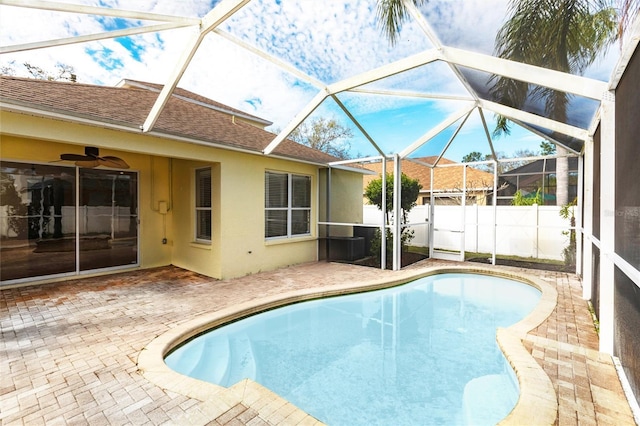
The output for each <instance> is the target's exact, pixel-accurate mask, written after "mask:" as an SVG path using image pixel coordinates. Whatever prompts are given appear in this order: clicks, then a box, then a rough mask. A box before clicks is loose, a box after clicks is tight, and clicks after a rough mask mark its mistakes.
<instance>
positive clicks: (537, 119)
mask: <svg viewBox="0 0 640 426" xmlns="http://www.w3.org/2000/svg"><path fill="white" fill-rule="evenodd" d="M379 3H381V4H382V3H383V2H379ZM401 3H402V4H403V5H404V8H405V10H406V12H407V15H406V19H405V20H404V21H403V22H402V23H401V25H399V26H398V27H397V30H398V37H397V39H396V40H395V42H394V43H391V42H390V41H389V39H388V38H387V36H386V35H385V33H384V32H383V31H382V30H381V24H380V19H379V16H378V10H377V7H376V4H377V3H376V2H374V1H369V0H361V1H338V0H328V1H322V2H316V1H306V0H301V1H270V0H262V1H260V0H222V1H209V0H194V1H192V2H189V3H188V4H187V3H183V2H175V1H168V0H167V1H153V2H152V1H149V2H144V1H140V2H126V1H122V2H118V1H112V2H100V6H95V5H94V4H95V2H93V1H88V0H87V1H77V2H73V3H65V2H53V1H40V0H0V25H1V27H2V28H3V30H2V31H1V32H0V40H1V44H2V46H1V47H0V54H1V56H0V60H1V61H2V66H3V69H4V70H5V71H7V70H8V71H10V72H19V70H20V68H21V67H22V64H24V63H29V64H30V65H37V66H39V67H45V68H46V67H48V66H50V67H54V66H55V65H56V64H64V65H70V66H73V67H74V72H73V74H74V77H73V78H74V79H77V81H79V82H83V81H85V82H91V83H101V84H114V83H115V82H116V81H118V80H120V79H121V78H139V79H146V80H152V81H154V82H156V83H160V84H162V90H161V91H160V92H159V93H158V96H157V100H156V101H155V104H154V105H153V107H152V108H151V109H150V110H149V111H148V113H146V119H145V120H144V121H143V122H140V132H145V133H153V132H154V126H155V124H156V122H157V120H158V117H159V116H160V115H161V114H162V111H163V108H164V106H165V105H166V103H167V100H168V99H169V97H170V96H171V95H172V93H173V91H174V90H175V89H176V87H177V86H178V84H180V86H181V87H183V88H187V89H189V90H191V91H193V92H196V93H202V94H203V95H206V96H208V97H210V98H213V99H217V100H220V101H222V102H224V103H226V104H228V105H231V106H233V107H236V108H238V109H241V110H245V111H247V112H250V113H251V114H255V115H257V116H263V117H268V118H269V119H270V120H272V121H273V123H274V124H273V126H272V128H271V130H272V131H273V133H274V136H273V140H272V141H271V142H270V143H269V144H268V145H267V146H266V147H265V149H264V151H263V155H265V156H270V155H273V153H274V150H276V149H277V147H278V146H279V145H280V144H281V143H282V142H283V141H284V140H285V139H287V138H288V137H289V135H290V134H291V133H292V132H293V131H294V130H295V129H296V128H298V127H299V126H300V125H301V124H303V123H311V122H313V120H314V119H317V118H322V117H329V118H332V119H334V120H335V121H336V122H338V123H340V124H341V125H343V126H345V127H348V128H349V129H351V131H352V137H351V138H349V139H348V140H340V141H339V142H341V143H345V144H348V145H349V148H350V150H349V153H350V155H349V157H350V158H347V159H338V158H336V161H334V162H331V163H328V164H326V168H325V170H324V171H323V172H322V173H320V175H319V176H318V179H317V180H318V185H319V186H318V193H319V196H318V199H319V200H318V208H317V213H316V214H317V221H316V222H317V223H318V225H317V226H318V231H317V236H318V241H319V249H318V252H319V257H320V258H323V257H324V258H331V256H332V255H331V254H330V251H331V250H330V249H331V246H332V245H333V249H334V250H335V251H337V252H339V253H340V254H339V256H340V257H343V258H347V259H348V260H356V259H357V258H359V257H361V256H366V255H367V254H368V253H367V252H368V250H366V249H365V247H367V248H369V247H370V246H371V243H372V241H371V240H372V239H375V234H376V232H377V233H378V235H379V239H380V240H381V241H380V242H379V243H378V244H379V247H380V248H379V250H380V252H379V253H380V258H381V262H382V265H381V267H387V266H388V267H390V268H392V269H400V268H401V266H402V249H403V246H405V245H406V244H405V242H403V241H402V238H401V236H402V234H403V230H404V229H406V230H408V231H410V232H411V233H412V234H413V239H412V241H411V243H410V245H412V246H417V247H423V248H424V250H423V252H422V254H423V255H424V256H432V257H440V258H449V259H456V260H463V259H464V258H465V257H464V255H465V252H469V251H473V252H479V253H484V254H486V255H487V258H488V259H489V261H490V262H492V263H495V259H496V255H497V254H502V253H503V252H505V253H506V254H518V255H521V254H522V255H523V256H525V257H526V256H527V255H528V256H542V257H544V256H548V257H550V258H557V257H558V256H559V255H558V251H557V248H558V247H564V246H565V245H566V244H568V242H569V240H568V238H569V237H568V235H570V234H571V231H573V232H575V236H576V242H575V272H576V273H577V274H579V275H580V276H581V278H582V283H583V289H584V297H585V299H588V300H590V301H591V302H592V304H593V306H594V309H595V312H596V314H597V317H598V320H599V324H600V349H601V350H602V351H604V352H606V353H608V354H612V355H615V356H617V357H618V358H619V359H620V362H621V365H622V371H624V373H625V375H626V377H627V378H628V383H629V389H631V391H632V393H633V395H635V396H633V397H632V398H631V400H632V401H633V400H634V399H635V401H638V400H640V338H639V337H638V335H637V331H636V330H637V324H638V323H640V190H639V189H638V182H637V170H638V165H637V159H638V158H640V144H638V143H637V142H638V140H637V135H638V134H640V122H639V120H637V115H638V112H639V111H640V86H639V85H638V81H640V54H639V53H637V45H638V39H639V37H640V20H638V19H637V17H636V13H635V12H636V11H637V10H636V8H637V6H636V3H633V2H631V5H632V6H631V10H630V12H629V13H627V15H628V16H627V15H625V16H626V18H625V19H626V20H625V25H624V26H623V27H624V32H623V33H621V35H620V37H619V38H618V39H617V40H616V41H615V42H614V43H612V44H611V45H609V47H608V49H603V50H602V51H601V52H600V53H599V54H598V55H596V57H595V58H594V60H593V61H592V62H590V63H589V65H588V66H585V67H584V69H580V72H575V73H566V72H562V71H558V70H557V69H555V68H554V66H553V65H551V64H549V65H548V66H536V65H531V64H527V63H524V62H517V61H513V60H508V59H503V58H501V57H499V56H498V55H496V53H495V52H496V48H495V40H496V36H497V34H498V31H499V30H500V28H501V27H502V25H503V24H504V22H505V21H506V20H507V18H508V16H509V13H510V9H509V4H510V2H509V1H507V0H492V1H484V0H483V1H464V2H451V1H446V0H430V1H424V2H413V1H410V0H408V1H404V2H401ZM516 3H517V2H516ZM624 3H625V4H628V2H624ZM26 22H29V25H25V23H26ZM39 23H46V25H40V24H39ZM499 81H501V82H502V83H504V84H505V85H506V86H511V87H520V88H522V87H524V91H525V94H528V95H529V96H526V97H525V99H524V101H523V102H520V103H516V102H509V101H508V100H507V99H506V97H505V96H503V94H504V93H503V92H500V91H499V90H496V87H497V86H496V84H497V82H499ZM521 83H524V86H522V84H521ZM541 93H555V94H560V95H561V96H560V97H561V98H562V99H563V100H564V101H563V102H565V104H564V105H565V109H564V113H563V114H557V111H556V112H554V111H553V110H552V108H549V106H548V105H547V104H546V103H545V99H547V98H545V97H543V96H540V94H541ZM499 118H505V119H507V120H508V122H509V123H510V126H511V127H510V133H508V134H507V133H503V134H502V135H501V136H496V134H495V133H494V130H495V129H496V124H497V122H498V121H497V120H498V119H499ZM543 141H544V142H546V143H548V144H551V145H552V146H554V147H556V153H555V154H551V155H541V154H540V153H539V152H538V149H539V146H540V144H541V142H543ZM523 152H526V153H527V154H526V156H527V157H528V160H526V161H525V163H526V164H525V163H520V166H519V167H520V170H516V169H518V167H512V168H511V170H510V171H505V170H504V168H503V167H502V165H505V164H507V163H513V162H514V161H515V160H516V159H517V158H518V156H519V154H520V156H521V154H522V153H523ZM470 153H477V156H476V160H474V161H472V162H469V163H466V164H465V165H461V163H462V162H463V158H465V157H466V156H467V154H470ZM467 158H468V157H467ZM567 159H568V161H566V160H567ZM445 160H449V161H451V162H453V163H455V164H454V165H453V166H452V165H449V164H445V162H446V161H445ZM3 161H4V159H3ZM403 161H410V162H413V163H416V164H419V165H421V166H422V167H424V168H425V169H426V170H428V174H429V175H430V176H431V177H430V180H429V186H428V187H424V186H425V185H423V191H425V192H424V193H421V198H420V200H422V201H424V202H420V203H419V204H420V205H419V206H416V208H414V209H412V211H413V212H414V215H416V216H415V217H411V218H410V219H409V221H408V222H407V223H402V220H394V218H396V219H399V218H401V217H402V216H403V212H402V209H401V204H400V201H401V198H402V194H401V191H400V190H399V188H400V186H401V185H400V183H399V182H400V175H401V173H402V172H403V170H402V164H403ZM376 162H379V163H382V164H383V166H382V170H391V171H392V174H393V177H394V178H393V179H394V180H393V182H395V183H394V184H393V188H394V191H392V192H391V193H390V195H389V197H390V198H391V200H390V202H389V203H387V202H386V201H385V202H383V203H382V204H383V205H385V206H386V205H389V206H390V207H388V208H385V209H383V210H378V209H375V208H374V210H373V211H372V213H371V215H372V216H371V217H373V219H368V217H369V216H367V215H368V214H369V213H367V212H365V210H367V208H366V207H365V208H363V210H362V211H358V208H354V206H353V205H352V204H350V205H349V208H348V209H345V208H344V206H345V204H344V203H345V199H346V198H347V194H346V192H343V191H344V188H345V185H344V184H343V183H344V182H341V179H342V175H341V171H344V170H347V171H354V170H358V171H359V172H360V173H362V175H363V176H365V177H366V176H371V175H374V176H375V175H376V173H375V172H373V171H369V169H368V165H370V164H373V163H376ZM567 163H568V165H567ZM551 164H553V170H552V169H550V168H549V166H550V165H551ZM538 166H540V169H535V168H536V167H538ZM16 167H20V166H19V165H18V166H16ZM447 167H450V168H452V167H457V168H458V170H459V173H460V175H461V176H462V178H461V179H459V180H458V181H456V182H454V183H452V184H450V185H449V186H444V187H442V186H439V185H438V184H437V182H438V178H437V174H438V173H439V170H443V169H445V168H447ZM526 167H529V168H530V169H531V170H527V169H526ZM470 168H474V169H480V170H483V171H484V172H486V173H487V174H488V175H489V176H491V177H492V179H490V180H488V181H486V182H484V183H483V184H482V185H479V184H478V183H477V182H475V183H472V182H470V181H469V179H467V178H466V177H465V176H466V174H467V172H468V170H469V169H470ZM534 169H535V170H534ZM534 175H535V176H536V177H534V178H533V179H530V177H531V176H534ZM528 177H529V179H528ZM527 179H528V180H527ZM383 182H385V183H386V180H383ZM351 185H353V184H352V183H351ZM563 185H564V186H565V187H567V188H569V189H568V191H567V193H566V195H563V196H562V197H560V196H559V192H558V191H559V189H558V188H560V187H561V186H563ZM351 190H353V191H360V193H362V192H361V191H362V190H363V188H357V185H356V186H355V187H354V186H351ZM518 190H523V191H525V192H524V195H526V194H531V193H533V194H535V193H536V192H537V191H538V190H540V191H541V192H542V202H541V203H538V204H537V206H536V207H535V209H536V210H535V213H531V210H530V207H527V209H528V210H525V207H522V206H516V207H511V206H510V205H509V204H510V201H511V199H512V198H513V196H514V194H515V192H517V191H518ZM65 191H66V190H65ZM69 191H71V189H69ZM69 191H67V192H69ZM67 192H65V194H66V193H67ZM382 193H383V194H386V191H385V190H383V191H382ZM480 193H481V194H482V196H479V195H478V194H480ZM69 194H71V193H70V192H69ZM521 194H522V192H521ZM70 196H71V195H70ZM76 196H77V195H76ZM445 200H446V201H447V202H444V201H445ZM574 200H575V206H574V207H572V208H571V213H570V216H571V217H573V221H571V220H570V219H567V218H561V217H559V215H558V210H559V209H560V208H561V207H562V206H564V205H567V204H569V203H571V202H573V201H574ZM65 203H66V201H65ZM64 205H66V204H64V203H63V204H62V208H64ZM128 205H129V204H127V206H128ZM96 206H97V207H98V206H99V203H98V204H97V205H96ZM445 207H446V208H445ZM509 208H511V209H516V210H517V209H522V210H521V215H520V216H518V215H517V214H516V215H515V217H514V216H513V215H512V213H513V212H510V211H508V210H507V209H509ZM549 208H555V209H556V210H550V211H551V213H549V214H548V215H547V214H546V210H545V209H549ZM416 212H417V213H416ZM365 216H367V218H365ZM47 219H48V218H47ZM134 225H135V224H134ZM132 226H133V225H132ZM126 228H127V229H126V232H127V233H131V235H134V234H135V231H130V230H129V227H126ZM39 229H40V228H39ZM62 229H64V224H62ZM55 230H56V228H55V223H54V222H52V225H51V232H55ZM386 230H388V231H386ZM34 232H35V231H34ZM38 232H41V231H38ZM47 232H49V228H47ZM552 234H553V235H554V236H555V237H554V238H560V239H562V238H565V240H553V239H552V240H548V238H547V237H548V236H549V235H552ZM127 235H129V234H127ZM387 240H389V242H387ZM549 247H554V250H556V251H555V252H553V253H552V251H553V250H551V249H550V248H549ZM516 252H517V253H516ZM540 252H542V254H541V253H540ZM134 261H135V259H134Z"/></svg>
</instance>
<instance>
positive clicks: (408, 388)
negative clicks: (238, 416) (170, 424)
mask: <svg viewBox="0 0 640 426" xmlns="http://www.w3.org/2000/svg"><path fill="white" fill-rule="evenodd" d="M539 298H540V292H539V291H538V290H537V289H535V288H533V287H531V286H528V285H526V284H522V283H519V282H516V281H512V280H508V279H503V278H497V277H490V276H484V275H474V274H441V275H434V276H430V277H426V278H422V279H419V280H416V281H413V282H411V283H408V284H405V285H403V286H399V287H394V288H390V289H385V290H379V291H374V292H369V293H359V294H354V295H348V296H339V297H333V298H326V299H321V300H315V301H309V302H303V303H298V304H294V305H289V306H285V307H282V308H278V309H275V310H272V311H268V312H264V313H261V314H258V315H254V316H252V317H249V318H246V319H243V320H240V321H237V322H234V323H231V324H228V325H225V326H223V327H220V328H217V329H214V330H211V331H209V332H207V333H205V334H202V335H200V336H198V337H196V338H195V339H192V340H191V341H189V342H188V343H186V344H184V345H182V346H181V347H179V348H178V349H176V350H175V351H173V352H172V353H170V354H169V355H168V356H167V357H166V358H165V361H166V363H167V365H168V366H169V367H170V368H172V369H174V370H175V371H177V372H179V373H182V374H185V375H188V376H191V377H194V378H197V379H201V380H205V381H209V382H212V383H215V384H218V385H221V386H225V387H228V386H231V385H233V384H234V383H236V382H238V381H239V380H242V379H243V378H250V379H252V380H254V381H256V382H258V383H260V384H262V385H263V386H265V387H267V388H269V389H271V390H272V391H274V392H276V393H277V394H279V395H280V396H282V397H283V398H285V399H287V400H288V401H291V402H292V403H293V404H295V405H296V406H298V407H299V408H301V409H302V410H304V411H306V412H307V413H309V414H311V415H313V416H314V417H316V418H317V419H319V420H321V421H323V422H325V423H327V424H329V425H402V424H406V425H414V424H420V425H437V424H438V425H455V424H473V425H480V424H495V423H497V422H499V421H500V420H501V419H502V418H504V417H505V416H506V415H507V414H509V412H510V411H511V409H512V408H513V406H514V405H515V403H516V401H517V399H518V387H517V382H516V380H515V377H514V374H513V371H512V370H511V369H510V368H509V367H508V366H507V364H506V361H505V359H504V357H503V355H502V352H501V351H500V349H499V348H498V346H497V344H496V341H495V334H496V328H497V327H507V326H509V325H511V324H514V323H516V322H518V321H519V320H521V319H522V318H524V317H525V316H526V315H527V314H528V313H529V312H530V311H531V310H533V308H534V307H535V305H536V304H537V302H538V300H539Z"/></svg>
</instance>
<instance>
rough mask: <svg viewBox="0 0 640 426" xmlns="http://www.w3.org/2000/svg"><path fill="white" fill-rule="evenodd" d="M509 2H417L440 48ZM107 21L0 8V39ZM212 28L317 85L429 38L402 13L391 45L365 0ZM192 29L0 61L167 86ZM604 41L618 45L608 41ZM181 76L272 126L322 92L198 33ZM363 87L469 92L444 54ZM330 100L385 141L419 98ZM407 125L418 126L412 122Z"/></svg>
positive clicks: (441, 111)
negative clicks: (372, 120) (380, 127)
mask: <svg viewBox="0 0 640 426" xmlns="http://www.w3.org/2000/svg"><path fill="white" fill-rule="evenodd" d="M76 2H79V3H82V4H90V5H94V6H97V5H107V6H109V7H117V8H122V9H133V10H140V11H149V12H153V13H160V14H169V15H171V14H175V15H179V16H188V17H202V16H204V15H206V14H207V13H208V12H209V11H210V10H211V4H212V3H216V2H215V1H210V0H184V1H179V2H178V1H171V0H166V1H162V0H153V1H152V0H148V1H147V0H100V1H98V0H86V1H78V0H76ZM507 4H508V0H464V1H460V0H430V1H427V2H424V3H423V5H422V6H421V11H422V12H423V14H424V16H425V17H426V18H427V20H428V21H429V22H430V25H431V26H432V27H433V29H434V31H435V32H436V33H437V34H438V37H439V39H440V40H441V41H442V42H443V43H445V44H446V45H451V46H454V47H461V48H465V49H470V50H474V51H479V52H483V53H491V52H492V51H493V43H494V38H495V33H496V31H497V29H498V28H499V27H500V26H501V25H502V22H503V20H504V19H505V16H506V11H507ZM105 22H108V23H110V24H111V25H114V24H116V25H120V24H122V22H123V21H122V20H113V19H111V18H110V19H108V20H107V21H105V20H101V19H97V18H96V17H95V16H90V15H85V14H74V13H64V12H50V11H39V10H35V9H28V8H19V7H12V6H0V28H2V31H0V44H1V45H3V46H7V45H12V44H16V43H28V42H34V41H39V40H47V39H56V38H64V37H70V36H73V35H77V34H92V33H99V32H103V31H105V29H104V24H105ZM141 24H142V23H140V22H135V21H131V22H130V23H129V25H141ZM144 24H145V25H148V24H151V23H150V22H146V23H144ZM221 28H222V29H224V30H225V31H228V32H229V33H231V34H233V35H234V36H235V37H238V38H240V39H242V40H243V41H245V42H248V43H250V44H252V45H255V46H257V47H258V48H260V49H262V50H264V51H265V52H267V53H268V54H270V55H273V56H275V57H276V58H279V59H280V60H283V61H285V62H288V63H290V64H293V65H296V66H297V67H299V69H301V70H302V71H304V72H306V73H307V74H309V75H311V76H313V77H314V78H316V79H318V80H320V81H322V82H323V83H325V84H331V83H334V82H337V81H340V80H343V79H345V78H348V77H351V76H354V75H358V74H360V73H365V72H367V71H369V70H371V69H374V68H376V67H379V66H381V65H384V64H388V63H391V62H394V61H396V60H399V59H402V58H405V57H407V56H409V55H412V54H415V53H418V52H421V51H424V50H426V49H430V48H432V47H433V46H432V45H431V43H430V42H429V40H428V38H427V36H426V35H425V34H424V33H423V32H422V30H421V28H420V27H419V26H418V25H417V24H416V23H415V22H413V21H411V20H410V21H409V22H407V23H406V24H405V25H403V27H402V30H401V33H400V38H399V41H398V43H397V44H396V45H393V46H392V45H391V44H390V43H389V42H388V41H387V40H386V39H385V37H384V36H383V35H382V34H381V32H380V29H379V28H378V26H377V23H376V2H375V1H374V0H353V1H344V0H321V1H314V0H299V1H294V0H282V1H272V0H253V1H252V2H250V3H249V4H248V5H246V6H244V7H243V8H242V9H241V10H240V11H239V12H238V13H236V14H235V15H234V16H233V17H232V18H230V19H229V20H228V21H227V22H225V23H223V25H222V26H221ZM196 31H197V28H188V29H180V30H171V31H164V32H161V33H154V34H143V35H137V36H132V37H129V38H128V41H127V42H126V43H125V44H126V46H125V45H123V42H122V40H120V42H119V41H118V40H111V39H109V40H102V41H94V42H90V43H83V44H76V45H68V46H61V47H55V48H49V49H41V50H32V51H26V52H21V53H13V54H5V55H2V56H0V64H7V63H8V62H10V61H15V64H16V65H17V66H18V67H19V64H21V63H23V62H30V63H32V64H34V65H38V66H40V67H42V68H48V69H52V68H53V67H54V66H55V64H57V63H62V64H67V65H71V66H73V67H74V68H75V70H76V73H77V75H78V80H79V81H80V82H85V83H98V84H106V85H114V84H115V83H117V82H118V81H119V80H120V79H122V78H131V79H138V80H144V81H152V82H155V83H165V82H166V81H167V79H168V78H169V76H170V74H171V72H172V71H173V69H174V67H176V65H177V63H178V60H179V58H180V56H181V54H182V53H183V50H184V48H185V46H186V44H187V41H188V39H189V37H190V36H191V35H192V34H194V32H196ZM612 50H616V49H615V47H613V48H612ZM612 58H617V56H616V55H615V52H614V53H610V54H609V55H607V56H606V57H605V59H603V60H602V61H600V62H598V63H597V64H596V66H595V67H594V69H593V70H591V74H592V75H594V76H598V78H602V77H601V76H603V75H604V76H606V75H608V74H610V69H611V62H612V61H614V59H612ZM614 62H615V61H614ZM179 85H180V86H181V87H184V88H185V89H188V90H191V91H194V92H196V93H199V94H202V95H204V96H207V97H210V98H212V99H215V100H217V101H220V102H223V103H226V104H228V105H230V106H233V107H236V108H239V109H242V110H245V111H247V112H248V113H251V114H255V115H258V116H260V117H263V118H265V119H268V120H271V121H273V122H274V127H279V128H282V127H284V126H285V125H286V124H287V123H288V122H289V121H290V120H291V119H292V118H293V117H295V116H296V114H297V113H298V112H299V111H300V109H301V108H303V107H304V106H305V105H306V104H307V103H308V102H309V101H310V100H311V99H312V98H313V97H314V96H315V95H316V94H317V93H318V91H319V90H321V88H318V87H313V86H312V85H310V84H308V83H305V82H301V81H299V80H298V79H296V78H295V77H293V76H292V75H290V74H288V73H287V72H285V71H283V70H281V69H279V68H278V67H276V66H275V65H273V64H272V63H270V62H268V61H266V60H265V59H264V58H260V57H259V56H257V55H255V54H253V53H250V52H247V51H245V50H243V49H241V48H239V47H238V46H236V45H234V44H233V43H231V42H229V41H228V40H225V39H222V38H221V37H219V36H217V35H216V34H210V35H208V36H207V37H206V38H205V40H204V42H203V43H202V45H201V46H200V48H199V50H198V52H197V54H196V55H195V57H194V59H193V62H192V64H191V65H190V66H189V68H188V69H187V71H186V72H185V74H184V76H183V78H182V80H181V81H180V83H179ZM370 87H376V88H384V89H398V90H413V91H420V92H425V93H444V94H455V95H461V94H466V92H465V90H464V88H463V87H462V86H461V85H460V83H459V82H457V81H456V79H455V78H453V75H452V72H451V70H450V69H449V67H448V66H447V65H445V64H443V63H433V64H429V65H427V66H424V67H420V68H417V69H415V70H411V71H408V72H405V73H402V74H398V75H396V76H393V77H390V78H387V79H384V80H381V81H377V82H374V83H372V84H371V85H370ZM339 97H340V99H342V100H343V102H344V103H345V104H346V105H347V106H348V107H349V108H350V110H351V111H352V113H353V114H354V115H356V117H363V118H364V119H366V117H367V116H377V117H380V118H379V120H387V122H386V123H384V125H385V126H387V127H389V128H393V130H394V134H393V138H394V139H398V140H400V139H402V132H403V131H404V128H403V126H404V124H406V126H407V129H408V130H407V131H409V127H410V126H409V122H403V121H402V119H403V117H405V116H403V115H402V111H403V109H405V108H409V107H411V106H416V105H423V104H424V101H422V100H412V99H407V98H398V97H381V96H372V95H362V94H360V95H354V94H341V95H339ZM430 105H431V107H430V108H431V110H432V111H433V112H432V114H433V115H434V116H442V117H446V116H448V114H449V113H451V112H453V111H456V110H458V108H459V105H458V104H456V103H454V102H431V103H430ZM319 111H320V112H319V113H321V114H327V115H332V116H335V117H343V113H342V111H341V110H340V109H339V108H338V107H336V106H335V105H334V104H333V102H332V101H330V100H328V101H327V102H326V103H325V104H323V106H322V107H321V108H320V110H319ZM382 111H390V114H389V115H388V117H386V118H384V117H383V115H382V114H381V112H382ZM406 117H408V116H406ZM406 117H405V118H406ZM490 119H491V118H490V117H487V120H490ZM345 122H346V120H345ZM403 123H404V124H403ZM468 126H469V127H468V129H472V130H469V131H477V130H481V126H479V123H478V122H477V121H471V122H470V123H469V124H468ZM410 131H411V132H413V133H412V134H415V132H416V129H415V128H413V129H410ZM409 142H412V140H410V141H409Z"/></svg>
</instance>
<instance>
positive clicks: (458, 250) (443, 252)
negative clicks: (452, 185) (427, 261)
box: [429, 192, 466, 261]
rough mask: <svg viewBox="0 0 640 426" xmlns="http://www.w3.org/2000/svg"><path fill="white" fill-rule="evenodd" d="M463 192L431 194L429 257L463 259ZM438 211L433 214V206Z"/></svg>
mask: <svg viewBox="0 0 640 426" xmlns="http://www.w3.org/2000/svg"><path fill="white" fill-rule="evenodd" d="M465 201H466V200H465V197H464V193H462V192H461V193H450V192H448V193H446V194H433V197H432V199H431V206H430V208H431V214H430V217H431V232H430V234H431V241H430V244H429V252H430V253H429V257H431V258H432V259H445V260H457V261H464V248H465V236H464V226H465V208H466V207H465V204H466V203H465ZM436 205H437V206H438V212H437V214H435V206H436Z"/></svg>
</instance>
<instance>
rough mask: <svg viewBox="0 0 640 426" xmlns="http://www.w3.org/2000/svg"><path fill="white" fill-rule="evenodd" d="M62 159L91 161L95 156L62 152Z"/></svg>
mask: <svg viewBox="0 0 640 426" xmlns="http://www.w3.org/2000/svg"><path fill="white" fill-rule="evenodd" d="M60 159H61V160H66V161H90V160H93V157H90V156H88V155H82V154H61V155H60Z"/></svg>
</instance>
